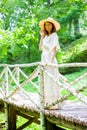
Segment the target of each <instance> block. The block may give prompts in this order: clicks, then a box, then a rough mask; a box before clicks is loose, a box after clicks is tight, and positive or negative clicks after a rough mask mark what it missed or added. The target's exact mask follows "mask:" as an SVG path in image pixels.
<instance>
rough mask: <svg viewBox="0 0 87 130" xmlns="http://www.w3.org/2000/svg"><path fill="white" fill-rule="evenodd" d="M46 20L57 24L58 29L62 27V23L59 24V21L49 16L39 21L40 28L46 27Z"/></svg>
mask: <svg viewBox="0 0 87 130" xmlns="http://www.w3.org/2000/svg"><path fill="white" fill-rule="evenodd" d="M46 22H50V23H52V24H53V25H54V26H55V28H56V31H57V30H59V29H60V24H59V23H58V22H57V21H55V20H54V19H53V18H51V17H49V18H47V19H46V20H41V21H40V22H39V26H40V28H41V29H42V30H43V29H44V24H45V23H46Z"/></svg>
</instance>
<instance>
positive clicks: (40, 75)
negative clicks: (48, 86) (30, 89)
mask: <svg viewBox="0 0 87 130" xmlns="http://www.w3.org/2000/svg"><path fill="white" fill-rule="evenodd" d="M38 72H39V73H38V81H39V97H40V108H41V110H44V75H43V70H42V69H41V66H38ZM40 125H41V130H46V123H45V115H44V113H43V112H42V111H40Z"/></svg>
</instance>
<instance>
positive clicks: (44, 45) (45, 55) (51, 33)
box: [39, 18, 61, 109]
mask: <svg viewBox="0 0 87 130" xmlns="http://www.w3.org/2000/svg"><path fill="white" fill-rule="evenodd" d="M39 26H40V28H41V31H40V34H41V39H40V44H39V49H40V50H42V55H41V62H43V63H48V64H49V63H54V64H57V60H56V57H55V55H56V52H57V51H59V49H60V46H59V42H58V36H57V33H56V31H57V30H59V29H60V24H59V23H58V22H56V21H55V20H53V19H52V18H48V19H46V20H42V21H40V22H39ZM45 69H46V71H47V72H48V73H50V74H51V75H53V76H54V78H57V79H58V69H57V68H54V67H52V66H51V67H49V66H46V68H45ZM60 93H61V92H60V88H58V85H57V84H56V83H55V82H54V81H53V80H52V79H51V78H50V77H49V76H48V75H47V74H45V75H44V104H45V105H47V104H51V103H53V102H55V101H56V100H57V99H58V98H59V97H60ZM49 109H60V106H59V104H57V105H55V106H53V107H50V108H49Z"/></svg>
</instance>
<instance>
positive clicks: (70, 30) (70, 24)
mask: <svg viewBox="0 0 87 130" xmlns="http://www.w3.org/2000/svg"><path fill="white" fill-rule="evenodd" d="M71 33H72V20H70V21H69V36H71Z"/></svg>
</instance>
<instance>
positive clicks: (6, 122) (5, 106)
mask: <svg viewBox="0 0 87 130" xmlns="http://www.w3.org/2000/svg"><path fill="white" fill-rule="evenodd" d="M6 96H8V67H6V71H5V100H6ZM4 108H5V127H6V130H8V104H7V103H4Z"/></svg>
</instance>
